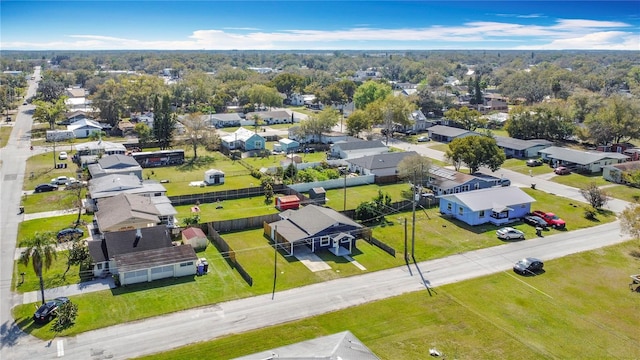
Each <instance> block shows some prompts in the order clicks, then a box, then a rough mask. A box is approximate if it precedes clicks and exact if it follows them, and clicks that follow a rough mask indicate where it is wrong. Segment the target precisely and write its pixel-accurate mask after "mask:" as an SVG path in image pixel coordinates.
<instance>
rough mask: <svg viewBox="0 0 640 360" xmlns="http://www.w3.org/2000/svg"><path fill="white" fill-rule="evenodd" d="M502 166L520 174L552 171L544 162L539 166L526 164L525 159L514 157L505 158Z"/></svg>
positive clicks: (540, 173) (548, 172)
mask: <svg viewBox="0 0 640 360" xmlns="http://www.w3.org/2000/svg"><path fill="white" fill-rule="evenodd" d="M502 167H503V168H505V169H509V170H512V171H516V172H519V173H521V174H525V175H529V174H531V175H533V176H537V175H542V174H550V173H552V172H553V169H552V168H550V167H549V166H547V165H546V164H542V165H541V166H527V164H526V160H522V159H515V158H511V159H507V160H506V161H505V162H504V164H502Z"/></svg>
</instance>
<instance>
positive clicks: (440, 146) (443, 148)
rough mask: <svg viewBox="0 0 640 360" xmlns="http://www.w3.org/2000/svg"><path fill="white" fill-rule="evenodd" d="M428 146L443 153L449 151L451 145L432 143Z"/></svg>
mask: <svg viewBox="0 0 640 360" xmlns="http://www.w3.org/2000/svg"><path fill="white" fill-rule="evenodd" d="M428 146H429V148H431V149H433V150H437V151H442V152H445V151H447V150H449V144H445V143H439V142H437V141H431V142H430V143H429V145H428Z"/></svg>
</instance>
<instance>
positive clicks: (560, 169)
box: [553, 166, 571, 175]
mask: <svg viewBox="0 0 640 360" xmlns="http://www.w3.org/2000/svg"><path fill="white" fill-rule="evenodd" d="M553 172H554V173H556V174H557V175H567V174H571V170H569V169H568V168H566V167H564V166H558V167H557V168H555V169H553Z"/></svg>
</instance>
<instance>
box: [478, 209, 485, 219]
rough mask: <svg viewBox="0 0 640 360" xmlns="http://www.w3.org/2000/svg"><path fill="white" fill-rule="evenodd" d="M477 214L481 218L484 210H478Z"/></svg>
mask: <svg viewBox="0 0 640 360" xmlns="http://www.w3.org/2000/svg"><path fill="white" fill-rule="evenodd" d="M478 215H479V216H480V217H481V218H483V217H484V210H480V212H479V213H478Z"/></svg>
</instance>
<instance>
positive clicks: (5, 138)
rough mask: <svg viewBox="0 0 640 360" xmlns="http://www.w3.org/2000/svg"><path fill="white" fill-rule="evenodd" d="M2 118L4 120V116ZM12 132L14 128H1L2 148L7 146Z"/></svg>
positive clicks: (0, 144)
mask: <svg viewBox="0 0 640 360" xmlns="http://www.w3.org/2000/svg"><path fill="white" fill-rule="evenodd" d="M2 118H4V116H2ZM12 130H13V127H12V126H0V148H3V147H5V146H7V143H8V142H9V137H11V131H12Z"/></svg>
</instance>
